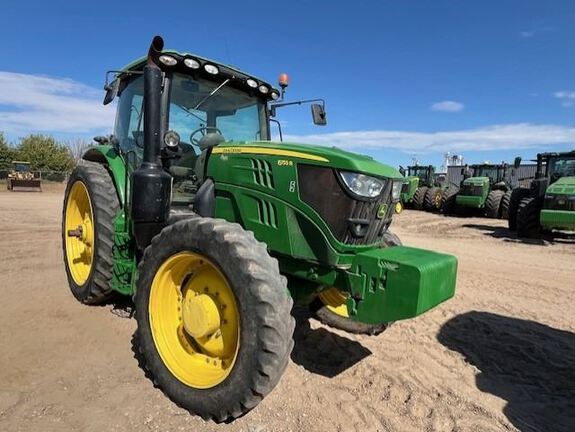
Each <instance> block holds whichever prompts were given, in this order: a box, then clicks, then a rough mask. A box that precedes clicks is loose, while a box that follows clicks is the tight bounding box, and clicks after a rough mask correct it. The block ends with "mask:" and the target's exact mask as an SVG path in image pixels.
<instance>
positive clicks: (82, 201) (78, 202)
mask: <svg viewBox="0 0 575 432" xmlns="http://www.w3.org/2000/svg"><path fill="white" fill-rule="evenodd" d="M64 226H65V232H64V235H65V236H66V259H67V262H68V270H69V271H70V274H71V275H72V279H74V282H75V283H76V284H78V285H80V286H81V285H84V284H85V283H86V281H87V280H88V277H89V276H90V271H91V270H92V262H93V258H94V241H95V238H94V214H93V211H92V203H91V201H90V195H89V193H88V189H87V188H86V185H85V184H84V183H83V182H81V181H80V180H78V181H76V182H75V183H74V184H73V185H72V187H71V188H70V193H69V194H68V201H67V204H66V214H65V222H64Z"/></svg>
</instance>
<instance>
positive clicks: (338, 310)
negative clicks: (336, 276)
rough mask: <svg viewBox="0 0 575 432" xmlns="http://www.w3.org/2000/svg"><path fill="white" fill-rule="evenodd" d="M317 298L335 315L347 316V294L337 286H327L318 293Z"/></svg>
mask: <svg viewBox="0 0 575 432" xmlns="http://www.w3.org/2000/svg"><path fill="white" fill-rule="evenodd" d="M319 298H320V300H321V301H322V303H323V304H324V305H326V307H327V308H328V310H330V311H331V312H333V313H334V314H336V315H339V316H341V317H344V318H349V314H348V312H347V304H346V302H347V296H346V295H345V294H344V293H342V292H341V291H340V290H338V289H337V288H329V289H327V290H324V291H322V292H320V293H319Z"/></svg>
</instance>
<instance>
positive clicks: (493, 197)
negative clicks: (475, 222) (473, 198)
mask: <svg viewBox="0 0 575 432" xmlns="http://www.w3.org/2000/svg"><path fill="white" fill-rule="evenodd" d="M503 195H505V192H503V191H501V190H492V191H491V192H489V194H488V195H487V200H485V216H487V217H488V218H492V219H498V218H499V217H500V215H501V212H500V207H501V201H502V199H503Z"/></svg>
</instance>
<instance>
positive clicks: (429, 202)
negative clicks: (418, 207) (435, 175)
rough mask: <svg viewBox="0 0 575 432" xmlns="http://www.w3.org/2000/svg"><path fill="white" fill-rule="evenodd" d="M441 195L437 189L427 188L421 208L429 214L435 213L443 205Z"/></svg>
mask: <svg viewBox="0 0 575 432" xmlns="http://www.w3.org/2000/svg"><path fill="white" fill-rule="evenodd" d="M442 198H443V194H442V193H441V189H439V188H438V187H432V188H429V189H428V190H427V192H426V194H425V198H424V204H423V207H424V208H425V210H427V211H429V212H437V211H439V210H440V209H441V205H442V203H443V199H442Z"/></svg>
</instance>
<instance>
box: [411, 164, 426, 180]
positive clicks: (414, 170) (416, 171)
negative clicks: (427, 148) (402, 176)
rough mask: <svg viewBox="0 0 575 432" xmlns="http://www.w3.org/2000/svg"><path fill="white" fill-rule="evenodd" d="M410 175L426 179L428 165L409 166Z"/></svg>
mask: <svg viewBox="0 0 575 432" xmlns="http://www.w3.org/2000/svg"><path fill="white" fill-rule="evenodd" d="M409 175H410V176H415V177H419V178H420V179H421V180H425V179H427V167H411V168H409Z"/></svg>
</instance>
